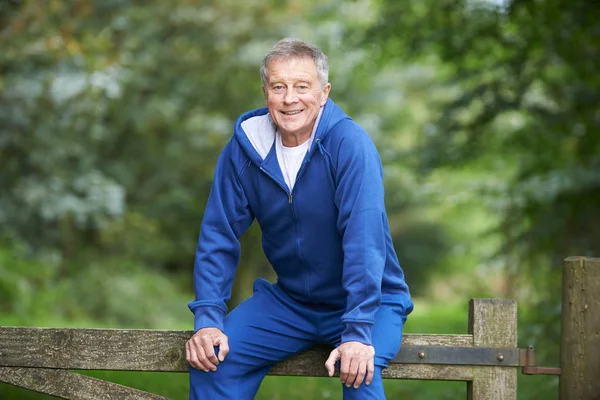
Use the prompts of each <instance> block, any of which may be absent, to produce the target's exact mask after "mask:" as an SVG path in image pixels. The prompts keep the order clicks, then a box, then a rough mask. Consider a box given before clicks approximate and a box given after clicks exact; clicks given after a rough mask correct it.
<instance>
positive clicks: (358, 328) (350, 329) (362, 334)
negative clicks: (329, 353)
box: [342, 322, 373, 346]
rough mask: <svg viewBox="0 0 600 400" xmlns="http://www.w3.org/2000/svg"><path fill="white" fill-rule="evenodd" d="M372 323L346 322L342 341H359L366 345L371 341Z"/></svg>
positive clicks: (369, 344)
mask: <svg viewBox="0 0 600 400" xmlns="http://www.w3.org/2000/svg"><path fill="white" fill-rule="evenodd" d="M372 328H373V324H371V323H368V322H346V330H345V331H344V333H342V343H345V342H361V343H362V344H366V345H368V346H372V345H373V344H372V343H371V329H372Z"/></svg>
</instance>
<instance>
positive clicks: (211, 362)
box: [185, 328, 229, 372]
mask: <svg viewBox="0 0 600 400" xmlns="http://www.w3.org/2000/svg"><path fill="white" fill-rule="evenodd" d="M227 340H228V339H227V336H226V335H225V334H224V333H223V332H221V330H220V329H217V328H202V329H200V330H198V332H196V333H195V334H194V336H192V338H191V339H190V340H188V341H187V343H186V344H185V358H186V360H187V361H188V362H189V363H190V365H191V366H192V367H194V368H196V369H200V370H202V371H204V372H208V371H216V370H217V365H219V363H220V362H222V361H223V360H224V359H225V356H226V355H227V353H229V344H228V342H227ZM216 346H219V357H218V358H217V356H216V355H215V347H216Z"/></svg>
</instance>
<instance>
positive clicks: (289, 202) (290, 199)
mask: <svg viewBox="0 0 600 400" xmlns="http://www.w3.org/2000/svg"><path fill="white" fill-rule="evenodd" d="M292 196H293V195H292V193H290V197H288V204H292Z"/></svg>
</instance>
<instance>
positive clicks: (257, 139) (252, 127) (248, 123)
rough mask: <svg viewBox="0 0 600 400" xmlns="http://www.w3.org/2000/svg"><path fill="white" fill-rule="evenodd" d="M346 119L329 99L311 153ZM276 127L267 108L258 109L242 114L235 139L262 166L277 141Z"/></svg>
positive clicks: (347, 117)
mask: <svg viewBox="0 0 600 400" xmlns="http://www.w3.org/2000/svg"><path fill="white" fill-rule="evenodd" d="M344 119H350V117H349V116H347V115H346V114H345V113H344V112H343V111H342V109H341V108H339V107H338V106H337V105H336V104H335V103H334V102H333V100H331V99H327V102H326V103H325V105H324V106H323V107H322V108H321V111H320V113H319V116H318V117H317V130H316V132H315V133H314V139H313V143H312V145H311V148H310V150H309V152H312V151H313V149H314V147H315V146H316V143H318V141H323V140H325V139H326V137H327V135H328V133H329V131H331V128H332V127H333V126H335V125H336V124H337V123H339V122H340V121H342V120H344ZM275 131H276V126H275V123H274V122H273V120H272V119H271V117H270V116H269V109H268V108H267V107H262V108H258V109H255V110H251V111H248V112H246V113H244V114H242V115H241V116H240V117H239V118H238V119H237V121H236V123H235V132H234V137H235V139H236V140H237V142H238V143H239V144H240V147H241V148H242V149H243V150H244V152H245V153H246V155H247V156H248V158H249V159H250V160H251V161H252V162H253V163H255V164H256V165H259V166H260V165H261V164H262V163H263V161H264V160H265V158H266V155H267V154H268V153H269V152H270V151H271V148H272V147H273V143H274V141H275Z"/></svg>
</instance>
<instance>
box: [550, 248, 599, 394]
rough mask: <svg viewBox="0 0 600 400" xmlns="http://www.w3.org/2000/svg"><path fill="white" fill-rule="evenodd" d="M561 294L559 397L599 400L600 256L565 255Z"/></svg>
mask: <svg viewBox="0 0 600 400" xmlns="http://www.w3.org/2000/svg"><path fill="white" fill-rule="evenodd" d="M562 293H563V298H562V315H561V318H562V339H561V350H560V367H561V376H560V389H559V390H560V398H561V400H575V399H577V400H599V399H600V258H585V257H569V258H567V259H566V260H565V263H564V268H563V290H562Z"/></svg>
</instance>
